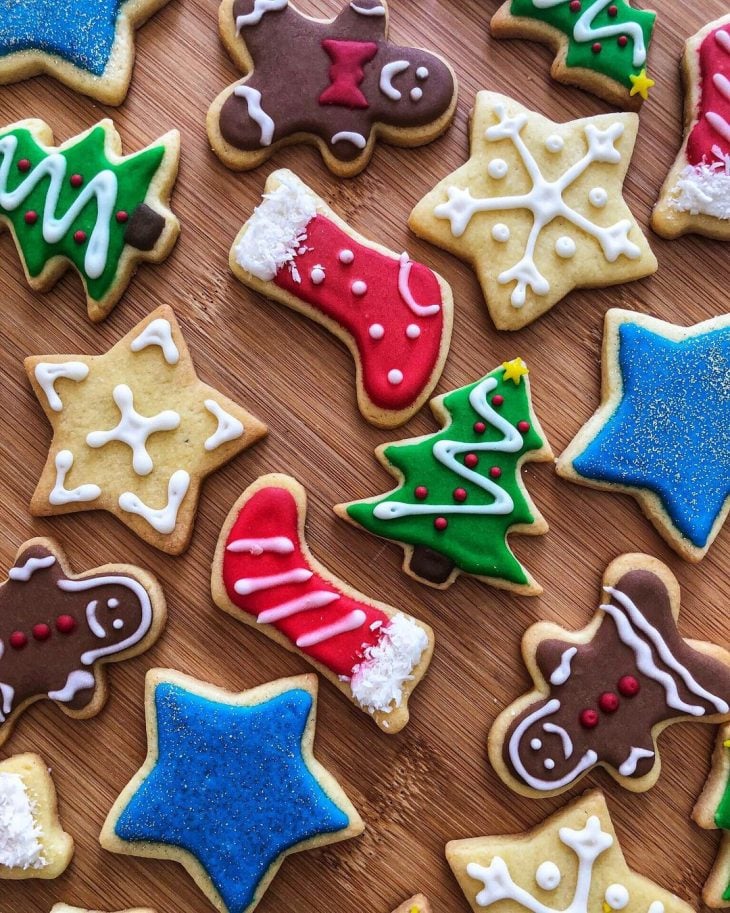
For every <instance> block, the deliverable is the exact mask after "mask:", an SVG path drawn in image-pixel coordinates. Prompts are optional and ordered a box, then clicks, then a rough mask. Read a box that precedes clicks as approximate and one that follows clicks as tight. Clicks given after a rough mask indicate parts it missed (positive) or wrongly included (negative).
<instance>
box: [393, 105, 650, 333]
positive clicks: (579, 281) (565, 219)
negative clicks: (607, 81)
mask: <svg viewBox="0 0 730 913" xmlns="http://www.w3.org/2000/svg"><path fill="white" fill-rule="evenodd" d="M638 125H639V119H638V117H637V115H636V114H626V113H624V114H601V115H598V116H596V117H587V118H583V119H582V120H575V121H568V122H567V123H555V122H553V121H551V120H548V119H547V118H546V117H542V115H540V114H536V113H534V112H532V111H530V110H528V109H527V108H525V107H523V106H522V105H520V104H519V103H518V102H516V101H514V100H513V99H511V98H508V97H507V96H505V95H498V94H497V93H494V92H479V93H478V95H477V98H476V106H475V108H474V111H473V113H472V121H471V156H470V158H469V161H468V162H467V163H466V164H465V165H463V166H462V167H461V168H459V169H458V170H457V171H455V172H453V174H450V175H449V176H448V177H446V178H444V180H442V181H441V182H440V183H439V184H437V185H436V187H435V188H434V189H433V190H432V191H431V192H430V193H429V194H427V195H426V196H425V197H424V198H423V199H422V200H421V201H420V202H419V203H418V204H417V205H416V207H415V209H414V210H413V212H412V213H411V216H410V219H409V225H410V227H411V229H412V230H413V231H414V232H415V233H416V234H417V235H419V236H420V237H422V238H425V239H426V240H428V241H431V243H433V244H436V245H437V246H438V247H443V248H444V249H445V250H448V251H450V252H451V253H453V254H455V255H456V256H457V257H460V258H461V259H462V260H466V261H467V262H468V263H471V264H472V266H473V267H474V269H475V270H476V272H477V275H478V277H479V281H480V283H481V286H482V290H483V292H484V297H485V298H486V301H487V306H488V308H489V313H490V314H491V317H492V320H493V321H494V324H495V326H496V327H497V328H498V329H500V330H517V329H520V328H521V327H523V326H526V325H527V324H528V323H531V322H532V321H533V320H535V319H537V318H538V317H540V316H541V315H542V314H544V313H545V312H546V311H548V310H549V309H550V308H551V307H552V306H553V305H554V304H556V303H557V302H558V301H560V299H561V298H563V297H564V296H565V295H567V294H568V293H569V292H570V291H572V290H573V289H575V288H595V287H599V286H607V285H616V284H618V283H621V282H628V281H630V280H632V279H640V278H642V277H643V276H648V275H650V274H651V273H653V272H655V271H656V269H657V262H656V258H655V257H654V255H653V254H652V252H651V250H650V248H649V245H648V243H647V241H646V238H645V237H644V235H643V234H642V232H641V229H640V228H639V226H638V225H637V223H636V220H635V219H634V217H633V216H632V214H631V211H630V210H629V208H628V206H627V205H626V202H625V201H624V199H623V196H622V187H623V181H624V177H625V175H626V171H627V169H628V167H629V161H630V159H631V154H632V151H633V148H634V142H635V140H636V132H637V129H638Z"/></svg>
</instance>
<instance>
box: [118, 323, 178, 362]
mask: <svg viewBox="0 0 730 913" xmlns="http://www.w3.org/2000/svg"><path fill="white" fill-rule="evenodd" d="M148 346H159V347H160V348H161V349H162V355H163V357H164V359H165V361H166V362H167V363H168V365H176V364H177V363H178V361H180V352H179V351H178V348H177V346H176V345H175V340H174V339H173V338H172V325H171V324H170V321H169V320H165V319H164V317H158V318H157V319H156V320H153V321H152V322H151V323H148V324H147V326H146V327H145V328H144V329H143V330H142V332H141V333H140V334H139V336H138V337H137V338H136V339H134V340H132V343H131V344H130V346H129V348H130V349H131V350H132V351H133V352H141V351H142V349H146V348H147V347H148Z"/></svg>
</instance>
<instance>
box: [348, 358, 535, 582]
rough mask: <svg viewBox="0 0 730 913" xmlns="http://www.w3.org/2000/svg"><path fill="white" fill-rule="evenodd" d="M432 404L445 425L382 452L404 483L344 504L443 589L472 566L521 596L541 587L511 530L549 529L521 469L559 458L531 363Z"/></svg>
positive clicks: (506, 368) (510, 365) (513, 365)
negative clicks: (547, 432) (540, 416)
mask: <svg viewBox="0 0 730 913" xmlns="http://www.w3.org/2000/svg"><path fill="white" fill-rule="evenodd" d="M431 408H432V409H433V411H434V413H435V415H436V416H437V418H438V419H439V420H440V421H441V422H442V424H443V425H444V428H443V430H442V431H439V432H438V433H437V434H429V435H426V436H424V437H420V438H413V439H411V440H408V441H403V442H401V443H397V444H386V445H384V446H383V447H381V448H379V449H378V451H377V456H378V459H379V460H380V461H381V462H382V463H383V465H384V466H385V467H386V469H388V471H389V472H391V473H392V474H393V475H395V476H396V477H397V478H398V480H399V482H400V485H399V487H398V488H396V489H394V490H393V491H391V492H389V493H388V494H385V495H378V496H376V497H373V498H368V499H367V500H364V501H353V502H351V503H349V504H340V505H338V506H337V507H336V508H335V510H336V511H337V513H338V514H339V515H340V516H341V517H343V518H344V519H346V520H349V521H350V522H352V523H355V524H358V525H360V526H364V527H365V529H367V530H369V531H370V532H372V533H375V534H376V535H378V536H382V537H383V538H385V539H393V540H395V541H396V542H400V543H401V544H403V545H404V547H405V550H406V557H405V562H404V569H405V570H406V571H407V572H408V573H409V574H411V575H412V576H413V577H415V578H416V579H417V580H420V581H421V582H422V583H427V584H429V585H431V586H436V587H439V588H442V589H443V588H445V587H447V586H449V585H450V584H451V583H452V582H453V581H454V580H455V578H456V576H457V574H458V573H459V572H463V573H466V574H473V575H474V576H476V577H479V578H480V579H481V580H484V581H485V582H487V583H491V584H492V585H494V586H500V587H505V588H508V589H513V590H516V591H518V592H520V593H524V594H537V593H539V592H541V588H540V587H539V585H538V584H537V583H536V582H535V581H534V580H533V578H532V577H531V576H530V574H529V573H528V572H527V571H526V570H525V568H524V567H523V566H522V565H521V564H520V562H519V561H518V560H517V559H516V558H515V556H514V555H513V554H512V551H511V550H510V548H509V546H508V545H507V534H508V533H509V531H510V530H511V529H518V531H519V532H523V533H530V534H538V533H544V532H547V523H546V522H545V520H544V519H543V518H542V517H541V516H540V513H539V512H538V511H537V510H536V508H535V507H534V505H533V504H532V501H531V500H530V496H529V495H528V493H527V491H526V489H525V487H524V484H523V482H522V478H521V476H520V467H521V465H522V463H524V462H527V461H533V460H550V459H552V453H551V451H550V446H549V445H548V443H547V441H546V439H545V436H544V435H543V433H542V430H541V428H540V425H539V423H538V421H537V418H536V417H535V414H534V412H533V410H532V402H531V399H530V385H529V381H528V379H527V368H526V367H525V365H524V362H523V361H522V360H521V359H519V358H517V359H515V360H514V361H511V362H505V363H504V364H503V365H502V366H501V367H499V368H497V369H496V370H495V371H492V373H491V374H488V375H487V376H486V377H484V378H482V380H480V381H477V383H474V384H470V385H469V386H466V387H462V388H460V389H459V390H454V391H453V392H452V393H447V394H445V395H443V396H439V397H437V398H436V399H434V400H432V401H431Z"/></svg>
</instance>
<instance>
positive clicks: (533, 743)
mask: <svg viewBox="0 0 730 913" xmlns="http://www.w3.org/2000/svg"><path fill="white" fill-rule="evenodd" d="M530 748H531V749H532V750H533V751H539V750H540V749H541V748H542V742H541V741H540V739H533V740H532V741H531V742H530Z"/></svg>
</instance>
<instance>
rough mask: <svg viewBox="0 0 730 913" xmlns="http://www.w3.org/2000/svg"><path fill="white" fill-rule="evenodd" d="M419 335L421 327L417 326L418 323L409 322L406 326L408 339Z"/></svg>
mask: <svg viewBox="0 0 730 913" xmlns="http://www.w3.org/2000/svg"><path fill="white" fill-rule="evenodd" d="M420 335H421V328H420V327H419V326H418V324H417V323H409V324H408V326H407V327H406V336H407V337H408V338H409V339H418V337H419V336H420Z"/></svg>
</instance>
